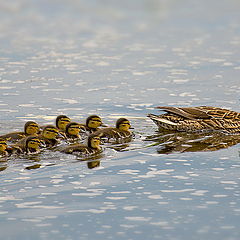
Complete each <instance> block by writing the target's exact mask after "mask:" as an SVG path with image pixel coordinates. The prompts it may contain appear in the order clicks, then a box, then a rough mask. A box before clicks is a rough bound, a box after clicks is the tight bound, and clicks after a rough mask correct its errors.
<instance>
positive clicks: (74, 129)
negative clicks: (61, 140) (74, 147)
mask: <svg viewBox="0 0 240 240" xmlns="http://www.w3.org/2000/svg"><path fill="white" fill-rule="evenodd" d="M82 130H83V131H85V127H83V126H82V125H81V124H79V123H76V122H70V123H68V124H67V126H66V129H65V138H66V139H67V140H69V141H70V142H74V141H77V140H80V139H81V136H80V132H81V131H82Z"/></svg>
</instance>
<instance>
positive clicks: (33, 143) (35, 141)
mask: <svg viewBox="0 0 240 240" xmlns="http://www.w3.org/2000/svg"><path fill="white" fill-rule="evenodd" d="M25 145H26V149H28V150H30V151H31V152H38V151H39V149H40V145H41V140H40V139H39V138H38V137H32V136H31V137H28V138H27V139H26V143H25Z"/></svg>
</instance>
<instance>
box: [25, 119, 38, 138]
mask: <svg viewBox="0 0 240 240" xmlns="http://www.w3.org/2000/svg"><path fill="white" fill-rule="evenodd" d="M24 132H25V133H26V134H27V135H36V134H38V133H39V126H38V124H37V123H36V122H33V121H28V122H26V123H25V125H24Z"/></svg>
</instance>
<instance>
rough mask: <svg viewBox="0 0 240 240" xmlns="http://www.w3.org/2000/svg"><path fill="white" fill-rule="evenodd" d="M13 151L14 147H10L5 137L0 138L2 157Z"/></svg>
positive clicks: (0, 153) (0, 154)
mask: <svg viewBox="0 0 240 240" xmlns="http://www.w3.org/2000/svg"><path fill="white" fill-rule="evenodd" d="M11 153H12V149H11V148H9V147H8V145H7V142H6V140H5V139H3V138H1V139H0V157H7V156H9V155H10V154H11Z"/></svg>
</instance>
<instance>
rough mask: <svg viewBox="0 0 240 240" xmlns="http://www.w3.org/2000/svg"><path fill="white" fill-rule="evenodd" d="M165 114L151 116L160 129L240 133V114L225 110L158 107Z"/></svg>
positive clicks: (201, 107)
mask: <svg viewBox="0 0 240 240" xmlns="http://www.w3.org/2000/svg"><path fill="white" fill-rule="evenodd" d="M157 108H158V109H161V110H163V111H165V112H166V113H165V114H161V115H159V116H158V115H154V114H149V115H148V117H149V118H151V119H152V120H153V121H154V122H155V123H156V124H157V125H158V127H159V129H165V130H173V131H189V132H194V131H215V130H217V131H226V132H228V133H240V113H238V112H235V111H231V110H228V109H224V108H218V107H209V106H200V107H192V108H179V107H157Z"/></svg>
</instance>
